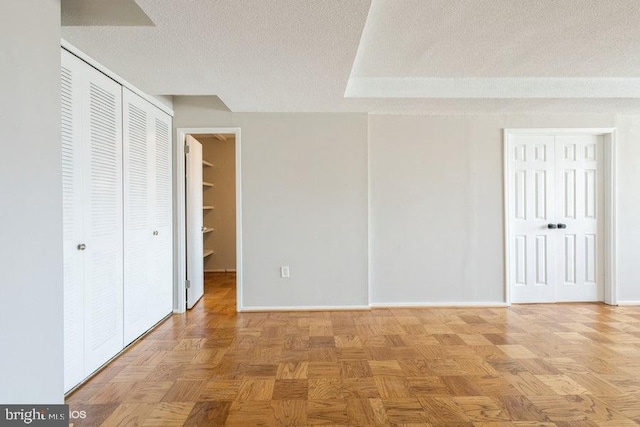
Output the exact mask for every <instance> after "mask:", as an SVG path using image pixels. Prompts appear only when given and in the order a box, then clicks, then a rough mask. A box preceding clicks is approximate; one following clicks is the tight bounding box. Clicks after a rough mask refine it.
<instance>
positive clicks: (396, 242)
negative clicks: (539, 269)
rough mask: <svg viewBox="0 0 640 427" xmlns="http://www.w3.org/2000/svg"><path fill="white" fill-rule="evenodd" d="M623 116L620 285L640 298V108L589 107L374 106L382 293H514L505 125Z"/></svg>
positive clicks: (607, 123)
mask: <svg viewBox="0 0 640 427" xmlns="http://www.w3.org/2000/svg"><path fill="white" fill-rule="evenodd" d="M616 125H617V126H619V140H618V159H619V170H618V174H619V194H620V201H619V208H620V209H619V230H620V241H619V249H620V250H619V254H620V259H619V266H620V268H619V277H618V278H619V295H620V299H621V300H638V301H640V286H638V285H639V280H638V278H637V277H638V276H637V274H634V272H633V269H634V265H635V263H637V259H640V233H639V232H638V230H640V202H639V200H640V186H639V185H638V182H640V175H639V172H638V168H637V165H638V164H640V140H639V139H640V117H631V116H624V117H619V118H618V119H617V120H616V117H615V115H613V114H601V115H584V114H583V115H552V116H545V115H529V116H498V115H485V116H385V115H372V116H370V121H369V162H370V163H369V164H370V171H369V175H370V206H371V207H370V221H371V234H370V239H371V248H372V256H371V260H370V263H371V271H370V280H371V285H372V292H371V299H372V302H373V303H378V304H385V303H387V304H388V303H442V302H463V303H465V302H470V303H478V302H486V303H492V302H501V301H504V277H503V276H504V273H503V271H504V249H503V240H504V233H503V228H504V223H503V207H502V206H503V194H502V179H503V170H502V147H503V136H502V130H503V129H504V128H518V127H519V128H535V127H546V128H566V127H612V126H616ZM634 260H635V261H634Z"/></svg>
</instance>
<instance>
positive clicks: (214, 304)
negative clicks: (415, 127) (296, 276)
mask: <svg viewBox="0 0 640 427" xmlns="http://www.w3.org/2000/svg"><path fill="white" fill-rule="evenodd" d="M235 296H236V291H235V276H234V275H233V274H208V275H207V278H206V285H205V295H204V297H203V299H202V300H201V302H199V303H198V304H197V305H196V306H195V307H194V308H193V309H192V310H190V311H189V312H188V313H186V314H179V315H174V316H171V317H169V318H168V319H167V320H166V321H165V322H163V323H162V324H161V325H159V326H158V327H157V328H156V329H154V330H153V331H151V332H150V333H148V334H147V335H146V336H145V337H144V338H143V339H141V340H140V341H138V342H136V343H134V344H133V345H131V346H130V347H129V348H128V349H127V350H126V351H125V352H124V353H123V354H122V355H120V356H119V357H118V358H117V359H115V360H114V361H113V362H112V363H111V364H110V365H108V366H107V367H106V368H104V369H103V370H102V371H100V372H98V373H97V374H96V375H95V376H94V377H93V378H92V379H90V380H89V381H87V382H86V384H84V385H82V386H81V387H79V388H78V389H77V390H76V391H74V392H73V393H72V394H70V395H69V396H68V397H67V399H66V402H67V403H68V404H69V405H70V409H71V410H72V411H73V410H85V411H86V413H87V416H86V418H85V419H76V420H73V425H74V427H76V426H82V425H104V426H136V425H137V426H145V425H146V426H171V425H187V426H208V425H211V426H216V425H220V426H221V425H227V426H241V427H246V426H261V425H264V426H280V425H283V426H316V425H328V426H331V425H334V426H394V427H395V426H406V427H410V426H450V427H471V426H473V427H476V426H477V427H506V426H540V427H551V426H560V427H563V426H567V427H570V426H608V427H613V426H615V427H625V426H630V425H638V424H640V307H610V306H606V305H603V304H583V303H580V304H557V305H544V304H541V305H514V306H512V307H510V308H391V309H386V308H381V309H374V310H371V311H346V312H345V311H333V312H330V311H326V312H321V311H319V312H270V313H268V312H266V313H237V312H236V310H235Z"/></svg>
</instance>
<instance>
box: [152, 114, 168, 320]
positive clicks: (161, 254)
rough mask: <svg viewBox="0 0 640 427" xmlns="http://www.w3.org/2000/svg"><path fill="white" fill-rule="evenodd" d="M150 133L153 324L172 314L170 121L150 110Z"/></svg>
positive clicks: (165, 115)
mask: <svg viewBox="0 0 640 427" xmlns="http://www.w3.org/2000/svg"><path fill="white" fill-rule="evenodd" d="M151 109H152V110H153V115H152V118H153V120H152V122H151V126H152V130H153V135H154V136H155V143H154V153H153V154H154V158H153V165H154V167H153V170H152V171H151V172H152V174H153V182H154V192H153V195H154V203H153V205H152V206H153V209H152V219H153V224H154V232H153V233H152V235H153V243H152V248H153V259H152V262H151V267H152V268H151V271H152V277H151V283H152V286H153V295H154V297H153V299H152V300H151V301H150V303H151V304H152V315H153V319H154V323H156V322H158V321H159V320H161V319H162V318H163V317H165V316H166V315H167V314H169V313H171V312H172V311H173V215H172V209H173V205H172V194H173V193H172V174H171V168H172V162H171V152H172V145H171V141H172V138H171V129H172V125H171V117H170V116H169V115H167V114H165V113H163V112H162V111H160V110H159V109H157V108H156V107H154V106H151Z"/></svg>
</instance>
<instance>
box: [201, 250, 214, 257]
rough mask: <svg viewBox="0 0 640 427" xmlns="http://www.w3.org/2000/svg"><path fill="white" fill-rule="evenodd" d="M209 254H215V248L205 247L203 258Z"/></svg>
mask: <svg viewBox="0 0 640 427" xmlns="http://www.w3.org/2000/svg"><path fill="white" fill-rule="evenodd" d="M209 255H213V250H211V249H205V251H204V253H203V254H202V258H206V257H208V256H209Z"/></svg>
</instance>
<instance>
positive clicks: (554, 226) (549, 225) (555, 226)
mask: <svg viewBox="0 0 640 427" xmlns="http://www.w3.org/2000/svg"><path fill="white" fill-rule="evenodd" d="M547 228H550V229H552V230H555V229H556V228H558V226H557V225H555V224H547Z"/></svg>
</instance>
